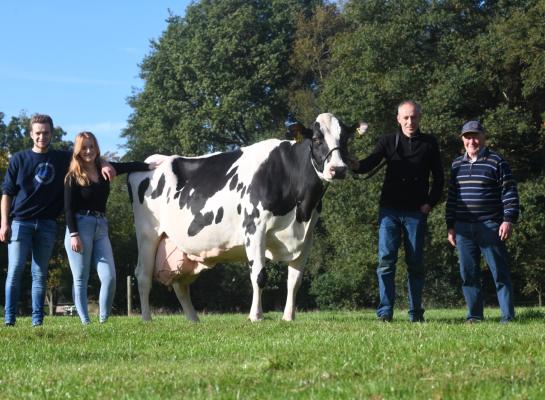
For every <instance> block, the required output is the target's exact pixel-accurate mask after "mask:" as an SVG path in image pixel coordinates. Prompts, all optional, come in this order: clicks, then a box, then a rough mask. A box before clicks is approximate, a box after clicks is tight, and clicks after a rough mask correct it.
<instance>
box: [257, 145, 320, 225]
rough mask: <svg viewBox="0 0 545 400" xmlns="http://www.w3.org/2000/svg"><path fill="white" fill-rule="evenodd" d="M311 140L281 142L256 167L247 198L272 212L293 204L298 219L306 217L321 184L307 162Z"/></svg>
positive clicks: (283, 211)
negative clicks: (257, 167) (293, 142)
mask: <svg viewBox="0 0 545 400" xmlns="http://www.w3.org/2000/svg"><path fill="white" fill-rule="evenodd" d="M311 145H312V141H311V140H310V139H304V140H303V141H301V142H298V143H295V144H292V143H290V142H287V141H286V142H282V143H281V144H280V145H279V146H278V147H276V148H275V149H273V150H272V151H271V153H270V154H269V157H268V158H267V160H265V161H264V162H263V163H262V164H261V165H260V167H259V169H258V170H257V171H256V173H255V174H254V176H253V178H252V182H251V184H250V186H249V187H248V194H249V195H250V202H251V203H252V204H253V205H254V207H256V206H257V205H258V204H259V203H261V204H262V206H263V209H265V210H268V211H271V212H272V213H273V215H275V216H279V215H286V214H287V213H289V212H290V211H292V210H293V209H294V208H295V209H296V219H297V221H298V222H303V221H309V220H310V217H311V215H312V210H314V209H315V208H316V206H317V205H318V203H319V201H320V199H321V197H322V193H323V190H324V186H323V184H322V182H321V181H320V179H319V178H318V176H317V175H316V171H314V168H313V167H312V164H311V162H310V149H311Z"/></svg>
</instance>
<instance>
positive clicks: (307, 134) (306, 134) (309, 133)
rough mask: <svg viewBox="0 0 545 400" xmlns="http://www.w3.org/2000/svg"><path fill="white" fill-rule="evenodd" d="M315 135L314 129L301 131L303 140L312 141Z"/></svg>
mask: <svg viewBox="0 0 545 400" xmlns="http://www.w3.org/2000/svg"><path fill="white" fill-rule="evenodd" d="M313 134H314V132H313V131H312V129H309V128H305V127H303V129H302V130H301V136H302V137H303V139H312V136H313Z"/></svg>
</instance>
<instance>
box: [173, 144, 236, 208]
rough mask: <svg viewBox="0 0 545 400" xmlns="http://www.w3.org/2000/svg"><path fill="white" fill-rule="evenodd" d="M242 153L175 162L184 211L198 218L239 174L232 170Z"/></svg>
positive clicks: (174, 169) (178, 195)
mask: <svg viewBox="0 0 545 400" xmlns="http://www.w3.org/2000/svg"><path fill="white" fill-rule="evenodd" d="M241 155H242V151H240V150H236V151H231V152H228V153H218V154H215V155H213V156H210V157H202V158H184V157H178V158H176V159H174V160H173V161H172V172H173V173H174V175H175V176H176V194H177V198H178V203H179V207H180V209H182V208H184V207H187V208H188V209H189V210H190V211H191V214H193V215H197V214H198V213H199V212H200V211H201V210H202V209H203V208H204V205H205V204H206V202H207V200H208V199H210V198H211V197H212V196H213V195H214V194H216V193H217V192H219V191H220V190H222V189H223V188H225V186H226V185H227V182H229V180H230V179H231V178H233V176H234V175H235V174H236V172H237V168H236V167H235V168H232V166H233V164H234V163H235V162H236V161H237V160H238V159H239V158H240V156H241Z"/></svg>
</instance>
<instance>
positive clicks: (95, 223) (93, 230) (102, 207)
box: [64, 132, 156, 324]
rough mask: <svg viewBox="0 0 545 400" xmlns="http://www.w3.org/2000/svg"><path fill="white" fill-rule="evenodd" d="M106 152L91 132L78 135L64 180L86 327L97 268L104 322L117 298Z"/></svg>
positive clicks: (68, 241) (130, 168)
mask: <svg viewBox="0 0 545 400" xmlns="http://www.w3.org/2000/svg"><path fill="white" fill-rule="evenodd" d="M100 159H101V158H100V149H99V147H98V143H97V139H96V137H95V135H93V134H92V133H91V132H81V133H79V134H78V135H77V136H76V140H75V144H74V152H73V154H72V160H71V162H70V167H69V169H68V174H67V175H66V177H65V180H64V210H65V215H66V236H65V239H64V246H65V248H66V253H67V255H68V261H69V263H70V269H71V270H72V276H73V279H74V302H75V304H76V309H77V311H78V314H79V317H80V319H81V322H82V323H83V324H89V323H90V319H89V313H88V309H87V283H88V281H89V274H90V272H91V267H93V268H95V269H96V271H97V273H98V277H99V279H100V294H99V301H98V304H99V318H100V322H105V321H106V320H107V319H108V316H109V315H110V311H111V308H112V303H113V298H114V293H115V284H116V276H115V265H114V258H113V253H112V246H111V244H110V238H109V237H108V221H107V219H106V214H105V213H106V201H107V200H108V196H109V194H110V184H109V182H108V181H106V180H104V178H103V177H102V175H101V174H100ZM110 164H111V165H112V167H113V168H114V169H115V171H116V173H117V174H118V175H119V174H124V173H128V172H136V171H147V170H149V169H153V168H155V167H156V165H155V164H146V163H143V162H129V163H116V162H110Z"/></svg>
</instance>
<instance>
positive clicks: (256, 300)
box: [246, 227, 267, 322]
mask: <svg viewBox="0 0 545 400" xmlns="http://www.w3.org/2000/svg"><path fill="white" fill-rule="evenodd" d="M246 255H247V256H248V261H249V264H250V268H251V273H250V280H251V281H252V292H253V294H252V307H251V308H250V315H248V318H249V319H250V320H251V321H252V322H255V321H260V320H262V319H263V307H262V304H261V294H262V293H263V288H264V287H265V283H266V281H267V273H266V271H265V238H264V232H263V230H259V227H258V229H257V233H255V234H253V235H247V236H246Z"/></svg>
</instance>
